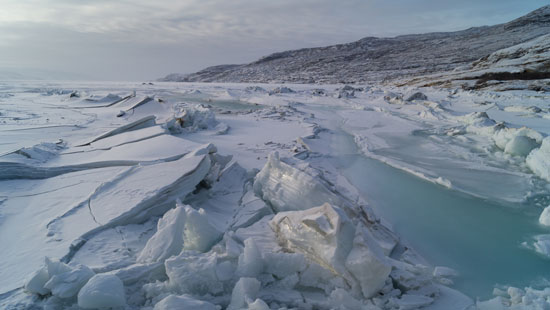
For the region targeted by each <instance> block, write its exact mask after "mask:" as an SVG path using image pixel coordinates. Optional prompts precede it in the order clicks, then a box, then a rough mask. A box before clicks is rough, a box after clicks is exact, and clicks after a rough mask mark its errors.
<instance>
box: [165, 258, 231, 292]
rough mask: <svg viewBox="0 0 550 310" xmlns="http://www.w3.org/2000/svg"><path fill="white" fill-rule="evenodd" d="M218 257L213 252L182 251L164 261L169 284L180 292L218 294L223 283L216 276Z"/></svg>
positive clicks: (221, 289) (221, 290)
mask: <svg viewBox="0 0 550 310" xmlns="http://www.w3.org/2000/svg"><path fill="white" fill-rule="evenodd" d="M217 264H218V257H217V255H216V254H215V253H211V252H210V253H207V254H199V253H196V252H183V253H181V254H180V255H179V256H176V257H172V258H169V259H167V260H166V261H165V262H164V265H165V267H166V274H167V275H168V279H169V284H170V286H172V287H174V288H176V289H178V291H180V292H181V293H186V294H187V293H189V294H194V295H205V294H219V293H221V292H223V283H221V282H220V279H219V278H218V276H217V273H216V271H217V269H218V268H217Z"/></svg>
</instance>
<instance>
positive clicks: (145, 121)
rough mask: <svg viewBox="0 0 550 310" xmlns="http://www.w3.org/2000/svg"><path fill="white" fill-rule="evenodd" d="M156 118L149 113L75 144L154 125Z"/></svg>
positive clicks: (86, 142) (83, 143) (87, 143)
mask: <svg viewBox="0 0 550 310" xmlns="http://www.w3.org/2000/svg"><path fill="white" fill-rule="evenodd" d="M155 118H156V117H155V116H154V115H149V116H146V117H143V118H140V119H138V120H136V121H133V122H131V123H129V124H126V125H123V126H120V127H117V128H115V129H111V130H109V131H107V132H105V133H102V134H100V135H99V136H96V137H94V138H91V139H88V140H85V141H82V142H78V143H76V144H75V146H84V145H89V144H91V143H92V142H95V141H98V140H101V139H104V138H107V137H110V136H114V135H117V134H120V133H123V132H128V131H132V130H136V129H141V128H146V127H150V126H154V125H155Z"/></svg>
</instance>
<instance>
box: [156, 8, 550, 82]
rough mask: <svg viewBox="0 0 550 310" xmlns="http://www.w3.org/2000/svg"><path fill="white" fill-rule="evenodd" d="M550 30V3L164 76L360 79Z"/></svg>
mask: <svg viewBox="0 0 550 310" xmlns="http://www.w3.org/2000/svg"><path fill="white" fill-rule="evenodd" d="M549 32H550V6H544V7H542V8H540V9H538V10H535V11H533V12H531V13H529V14H527V15H525V16H523V17H520V18H518V19H515V20H513V21H511V22H508V23H505V24H500V25H495V26H484V27H475V28H470V29H467V30H463V31H457V32H437V33H428V34H416V35H404V36H398V37H394V38H375V37H367V38H363V39H361V40H359V41H356V42H352V43H347V44H340V45H333V46H327V47H319V48H307V49H300V50H293V51H285V52H280V53H275V54H271V55H269V56H266V57H263V58H261V59H259V60H258V61H255V62H253V63H250V64H244V65H221V66H215V67H209V68H206V69H204V70H202V71H199V72H196V73H192V74H188V75H177V74H172V75H168V76H167V77H165V78H163V79H161V80H163V81H180V82H181V81H187V82H192V81H201V82H294V83H357V82H366V81H380V80H384V79H393V78H398V77H406V76H411V75H413V76H418V75H423V74H431V73H435V72H442V71H449V70H452V69H455V68H458V67H461V66H465V65H469V64H470V63H471V62H473V61H475V60H477V59H480V58H482V57H485V56H487V55H489V54H491V53H493V52H495V51H498V50H500V49H503V48H507V47H511V46H514V45H517V44H520V43H523V42H526V41H529V40H531V39H534V38H536V37H539V36H541V35H544V34H547V33H549Z"/></svg>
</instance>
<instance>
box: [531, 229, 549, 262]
mask: <svg viewBox="0 0 550 310" xmlns="http://www.w3.org/2000/svg"><path fill="white" fill-rule="evenodd" d="M533 248H534V249H535V251H536V252H537V253H539V254H542V255H544V256H546V257H550V235H547V234H545V235H537V236H535V242H534V243H533Z"/></svg>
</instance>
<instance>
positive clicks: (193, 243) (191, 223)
mask: <svg viewBox="0 0 550 310" xmlns="http://www.w3.org/2000/svg"><path fill="white" fill-rule="evenodd" d="M178 205H181V203H178ZM183 208H184V210H185V227H184V229H183V248H184V249H185V250H194V251H199V252H206V251H208V250H209V249H210V248H211V247H212V245H214V243H216V242H217V241H219V240H220V239H221V237H222V232H220V231H219V230H217V229H216V228H215V227H214V226H212V224H210V222H209V221H208V216H207V215H206V213H205V212H204V210H203V209H199V210H198V211H197V210H195V209H193V208H191V207H190V206H187V205H186V206H183Z"/></svg>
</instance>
